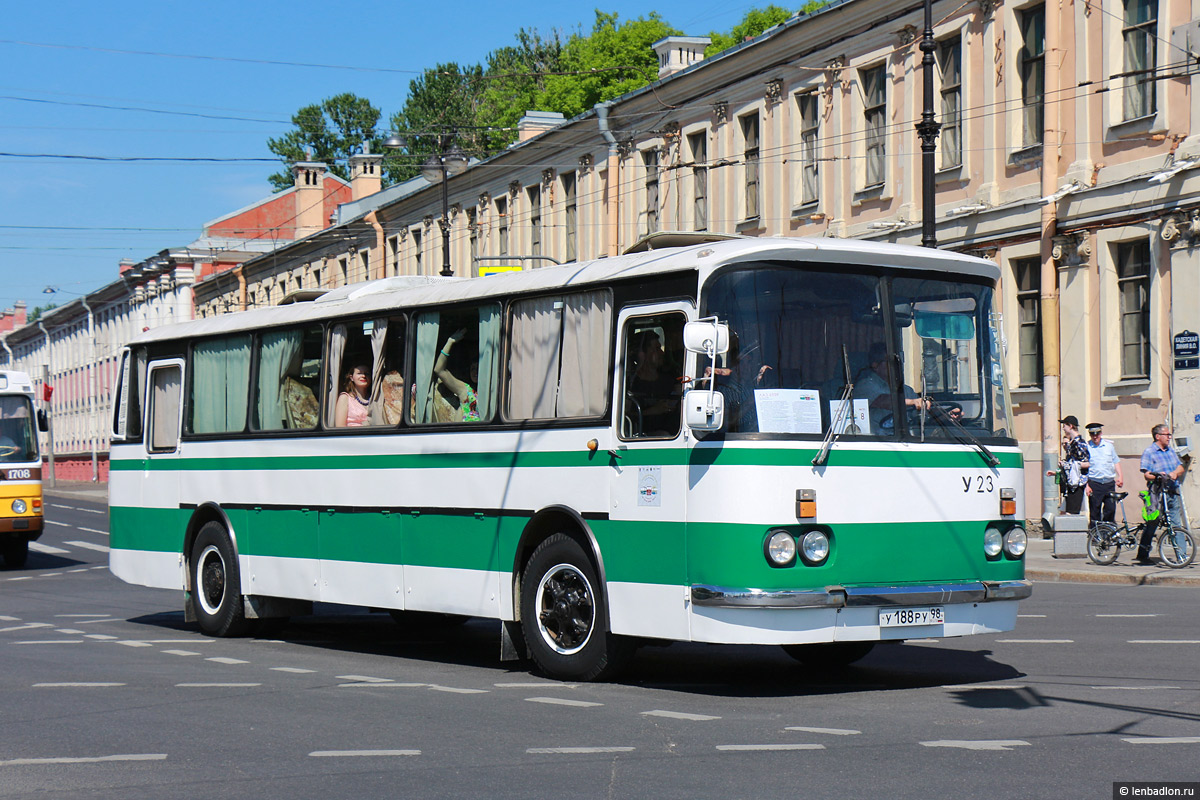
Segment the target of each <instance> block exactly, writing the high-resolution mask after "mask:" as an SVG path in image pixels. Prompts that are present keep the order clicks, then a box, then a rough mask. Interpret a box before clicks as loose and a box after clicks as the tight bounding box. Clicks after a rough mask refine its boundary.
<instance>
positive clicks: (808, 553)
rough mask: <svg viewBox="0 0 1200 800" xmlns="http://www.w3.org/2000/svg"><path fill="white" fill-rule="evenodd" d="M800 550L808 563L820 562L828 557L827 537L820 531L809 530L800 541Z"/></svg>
mask: <svg viewBox="0 0 1200 800" xmlns="http://www.w3.org/2000/svg"><path fill="white" fill-rule="evenodd" d="M800 552H801V554H802V555H803V556H804V560H805V561H806V562H807V563H809V564H813V565H816V564H820V563H822V562H824V561H825V559H827V558H829V537H828V536H826V535H825V534H824V533H822V532H821V531H809V532H808V533H806V534H804V538H803V539H802V540H801V542H800Z"/></svg>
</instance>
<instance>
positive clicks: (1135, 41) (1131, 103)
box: [1121, 0, 1158, 119]
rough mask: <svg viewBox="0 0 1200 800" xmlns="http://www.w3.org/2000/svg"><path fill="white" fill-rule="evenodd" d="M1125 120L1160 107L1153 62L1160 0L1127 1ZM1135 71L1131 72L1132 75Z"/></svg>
mask: <svg viewBox="0 0 1200 800" xmlns="http://www.w3.org/2000/svg"><path fill="white" fill-rule="evenodd" d="M1121 38H1122V40H1123V43H1124V45H1125V72H1126V74H1127V77H1126V78H1125V119H1137V118H1138V117H1146V116H1149V115H1150V114H1153V113H1154V112H1155V110H1157V104H1156V98H1155V93H1154V85H1155V84H1154V65H1155V58H1156V56H1157V52H1158V46H1157V42H1158V0H1125V24H1124V27H1122V28H1121ZM1131 73H1132V74H1131Z"/></svg>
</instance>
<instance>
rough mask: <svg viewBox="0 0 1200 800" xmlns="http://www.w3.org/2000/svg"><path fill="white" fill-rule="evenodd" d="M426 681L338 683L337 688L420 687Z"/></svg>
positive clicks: (423, 685)
mask: <svg viewBox="0 0 1200 800" xmlns="http://www.w3.org/2000/svg"><path fill="white" fill-rule="evenodd" d="M428 685H429V684H428V683H398V682H396V681H387V682H386V683H364V682H362V681H358V682H357V683H339V684H338V688H339V689H420V688H423V687H425V686H428Z"/></svg>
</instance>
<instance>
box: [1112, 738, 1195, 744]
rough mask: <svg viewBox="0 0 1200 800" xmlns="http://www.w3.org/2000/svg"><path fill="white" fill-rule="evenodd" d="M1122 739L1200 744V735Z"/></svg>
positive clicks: (1150, 742) (1137, 741)
mask: <svg viewBox="0 0 1200 800" xmlns="http://www.w3.org/2000/svg"><path fill="white" fill-rule="evenodd" d="M1121 741H1122V742H1129V743H1130V744H1200V736H1142V737H1140V738H1137V739H1122V740H1121Z"/></svg>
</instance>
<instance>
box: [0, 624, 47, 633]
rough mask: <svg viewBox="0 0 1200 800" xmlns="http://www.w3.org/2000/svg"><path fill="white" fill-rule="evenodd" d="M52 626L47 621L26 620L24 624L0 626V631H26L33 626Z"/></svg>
mask: <svg viewBox="0 0 1200 800" xmlns="http://www.w3.org/2000/svg"><path fill="white" fill-rule="evenodd" d="M50 627H53V626H52V625H51V624H50V623H49V622H26V623H25V624H24V625H12V626H10V627H8V628H0V633H8V632H10V631H27V630H31V629H33V628H50Z"/></svg>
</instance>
